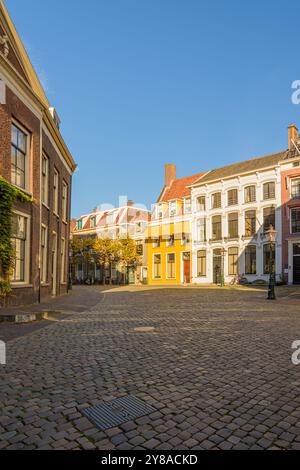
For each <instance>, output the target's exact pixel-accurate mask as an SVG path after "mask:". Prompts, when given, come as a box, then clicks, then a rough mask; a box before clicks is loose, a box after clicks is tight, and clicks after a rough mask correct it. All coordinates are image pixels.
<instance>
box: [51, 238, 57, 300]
mask: <svg viewBox="0 0 300 470" xmlns="http://www.w3.org/2000/svg"><path fill="white" fill-rule="evenodd" d="M56 275H57V234H56V233H55V232H53V234H52V252H51V281H52V295H53V296H56V293H57V291H56V279H57V277H56Z"/></svg>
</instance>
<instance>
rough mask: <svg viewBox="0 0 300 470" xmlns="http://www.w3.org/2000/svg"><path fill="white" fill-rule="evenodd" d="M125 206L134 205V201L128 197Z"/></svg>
mask: <svg viewBox="0 0 300 470" xmlns="http://www.w3.org/2000/svg"><path fill="white" fill-rule="evenodd" d="M127 206H129V207H133V206H134V201H133V200H132V199H128V201H127Z"/></svg>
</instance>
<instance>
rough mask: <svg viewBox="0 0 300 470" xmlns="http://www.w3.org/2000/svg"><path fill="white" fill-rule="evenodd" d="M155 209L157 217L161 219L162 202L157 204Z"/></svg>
mask: <svg viewBox="0 0 300 470" xmlns="http://www.w3.org/2000/svg"><path fill="white" fill-rule="evenodd" d="M156 211H157V217H158V219H162V216H163V206H162V204H159V205H158V206H157V208H156Z"/></svg>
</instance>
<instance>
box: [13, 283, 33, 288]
mask: <svg viewBox="0 0 300 470" xmlns="http://www.w3.org/2000/svg"><path fill="white" fill-rule="evenodd" d="M11 287H12V289H22V288H23V287H25V288H27V287H32V284H28V283H27V282H12V283H11Z"/></svg>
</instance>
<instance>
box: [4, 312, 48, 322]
mask: <svg viewBox="0 0 300 470" xmlns="http://www.w3.org/2000/svg"><path fill="white" fill-rule="evenodd" d="M48 315H49V312H35V313H27V312H26V313H25V312H20V313H5V314H1V315H0V322H5V321H6V322H11V323H30V322H34V321H38V320H47V319H48Z"/></svg>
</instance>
